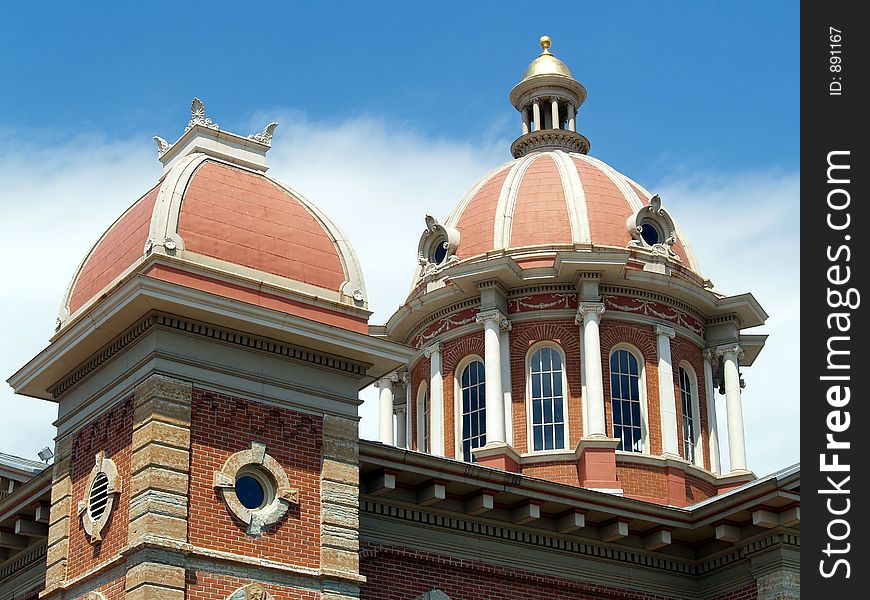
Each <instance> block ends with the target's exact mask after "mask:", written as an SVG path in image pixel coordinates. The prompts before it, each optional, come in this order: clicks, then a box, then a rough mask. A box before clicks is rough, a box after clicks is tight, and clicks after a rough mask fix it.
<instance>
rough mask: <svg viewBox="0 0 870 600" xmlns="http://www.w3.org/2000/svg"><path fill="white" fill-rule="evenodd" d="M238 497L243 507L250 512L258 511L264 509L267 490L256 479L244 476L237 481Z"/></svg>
mask: <svg viewBox="0 0 870 600" xmlns="http://www.w3.org/2000/svg"><path fill="white" fill-rule="evenodd" d="M236 496H237V497H238V499H239V502H241V503H242V506H244V507H245V508H247V509H250V510H257V509H258V508H262V506H263V503H264V501H265V500H266V490H264V489H263V484H262V483H260V482H259V481H257V479H256V478H254V477H251V476H250V475H242V476H241V477H239V478H238V479H236Z"/></svg>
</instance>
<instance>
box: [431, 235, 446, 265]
mask: <svg viewBox="0 0 870 600" xmlns="http://www.w3.org/2000/svg"><path fill="white" fill-rule="evenodd" d="M446 259H447V240H438V243H437V244H435V246H434V247H433V248H432V259H431V262H433V263H435V264H436V265H440V264H441V263H443V262H444V261H445V260H446Z"/></svg>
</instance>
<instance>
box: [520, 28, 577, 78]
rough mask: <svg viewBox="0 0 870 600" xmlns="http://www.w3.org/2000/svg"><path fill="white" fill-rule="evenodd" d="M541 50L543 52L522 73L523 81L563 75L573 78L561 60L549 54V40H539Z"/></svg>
mask: <svg viewBox="0 0 870 600" xmlns="http://www.w3.org/2000/svg"><path fill="white" fill-rule="evenodd" d="M541 48H542V49H543V52H541V55H540V56H538V58H536V59H535V60H533V61H532V62H531V64H530V65H529V66H528V68H526V72H525V73H523V79H528V78H529V77H534V76H536V75H564V76H565V77H571V78H573V75H571V69H569V68H568V65H566V64H565V63H563V62H562V61H561V60H559V59H558V58H556V57H555V56H553V55H552V54H550V38H549V37H547V36H544V37H542V38H541Z"/></svg>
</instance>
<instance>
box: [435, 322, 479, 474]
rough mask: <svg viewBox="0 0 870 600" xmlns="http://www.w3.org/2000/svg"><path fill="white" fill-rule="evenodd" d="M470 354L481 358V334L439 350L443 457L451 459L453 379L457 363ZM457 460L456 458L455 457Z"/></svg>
mask: <svg viewBox="0 0 870 600" xmlns="http://www.w3.org/2000/svg"><path fill="white" fill-rule="evenodd" d="M471 354H477V355H478V356H480V357H481V358H483V354H484V352H483V332H482V331H481V332H480V333H473V334H471V335H468V336H465V337H463V338H460V339H458V340H453V341H451V342H446V343H445V344H444V347H443V348H442V350H441V373H442V375H443V376H444V455H445V456H447V457H448V458H453V457H454V455H455V454H456V439H457V438H456V436H457V433H456V431H455V427H454V423H455V422H456V421H455V418H456V410H455V406H456V405H455V402H456V394H455V392H456V389H455V387H456V386H455V385H454V378H455V377H457V376H458V375H460V374H459V373H456V372H455V371H456V367H457V366H458V364H459V362H460V361H461V360H462V359H463V358H465V357H466V356H469V355H471ZM457 458H458V457H457Z"/></svg>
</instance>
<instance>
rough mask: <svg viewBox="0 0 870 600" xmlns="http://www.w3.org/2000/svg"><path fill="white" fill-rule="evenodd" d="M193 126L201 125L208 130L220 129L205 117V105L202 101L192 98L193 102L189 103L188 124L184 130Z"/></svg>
mask: <svg viewBox="0 0 870 600" xmlns="http://www.w3.org/2000/svg"><path fill="white" fill-rule="evenodd" d="M194 125H202V126H203V127H208V128H210V129H220V127H218V125H217V124H216V123H212V121H211V119H209V118H208V117H206V116H205V105H203V103H202V100H200V99H199V98H194V99H193V102H191V103H190V122H189V123H188V124H187V127H186V128H185V129H184V130H185V131H187V130H188V129H190V128H191V127H193V126H194Z"/></svg>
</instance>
